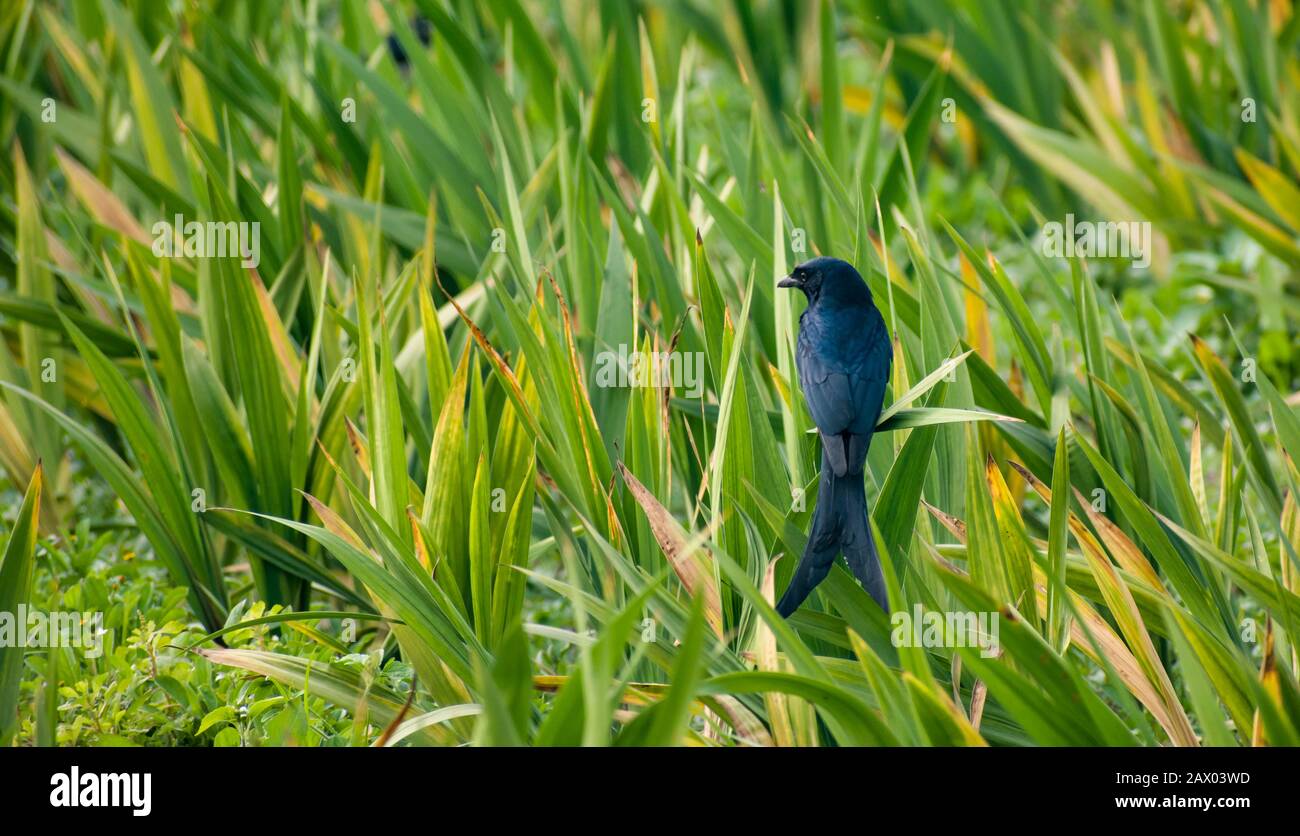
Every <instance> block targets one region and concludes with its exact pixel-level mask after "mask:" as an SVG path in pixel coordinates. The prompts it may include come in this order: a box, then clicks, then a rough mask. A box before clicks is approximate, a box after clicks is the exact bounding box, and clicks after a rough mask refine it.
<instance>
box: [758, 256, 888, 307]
mask: <svg viewBox="0 0 1300 836" xmlns="http://www.w3.org/2000/svg"><path fill="white" fill-rule="evenodd" d="M776 286H777V287H796V288H798V289H799V290H802V291H803V293H804V295H805V296H807V297H808V304H809V305H816V304H822V305H826V306H829V307H844V308H848V307H856V306H865V305H870V304H871V303H872V302H871V291H870V290H869V289H868V288H867V283H866V282H864V281H863V280H862V276H861V275H859V274H858V271H857V270H855V269H854V268H853V265H852V264H849V263H848V262H847V261H841V260H840V259H838V258H827V257H826V256H822V257H820V258H814V259H812V260H811V261H805V262H804V263H803V264H800V265H799V266H798V267H796V268H794V269H793V270H791V271H790V275H788V276H786V277H785V278H784V279H782V280H781V281H779V282H777V283H776Z"/></svg>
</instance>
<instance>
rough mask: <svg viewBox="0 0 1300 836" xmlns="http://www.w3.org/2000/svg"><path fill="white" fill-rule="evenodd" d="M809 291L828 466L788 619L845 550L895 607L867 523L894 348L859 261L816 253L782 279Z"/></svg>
mask: <svg viewBox="0 0 1300 836" xmlns="http://www.w3.org/2000/svg"><path fill="white" fill-rule="evenodd" d="M779 286H781V287H793V288H798V289H799V290H801V291H803V293H804V295H805V296H807V297H808V308H807V310H805V311H804V312H803V315H802V316H800V317H799V341H798V346H797V349H796V353H795V365H796V366H797V367H798V370H799V385H800V386H801V387H802V388H803V394H804V400H805V401H806V402H807V404H808V412H809V413H810V414H811V415H812V419H813V423H815V424H816V425H817V431H818V433H819V435H820V436H821V440H822V472H821V481H820V485H819V487H818V490H817V505H816V507H815V508H814V510H813V520H812V528H811V529H810V530H809V532H808V545H807V546H806V547H805V548H804V553H803V556H802V557H800V559H799V565H798V566H797V567H796V568H795V572H794V577H793V578H791V579H790V585H789V586H788V587H787V588H786V591H785V595H784V596H782V598H781V601H780V603H778V604H777V610H778V611H779V612H780V613H781V615H783V616H787V617H788V616H789V615H790V614H791V613H793V612H794V611H795V610H797V609H798V608H799V605H800V604H802V603H803V601H804V599H805V598H807V597H808V594H809V593H810V592H812V590H813V588H814V587H816V586H817V584H819V583H821V581H822V579H823V578H825V577H826V574H827V573H828V572H829V571H830V568H831V564H832V563H833V562H834V561H835V555H836V554H837V553H840V552H843V554H844V559H845V561H846V562H847V563H848V564H849V568H850V569H851V570H852V571H853V574H854V576H856V577H857V579H858V581H859V582H860V583H861V584H862V586H863V587H864V588H865V589H866V590H867V592H868V593H870V594H871V597H872V598H874V599H875V601H876V603H878V604H880V606H881V607H882V608H884V609H888V601H887V599H886V595H885V583H884V579H883V578H882V576H881V572H880V558H879V556H878V555H877V553H876V545H875V540H874V539H873V538H872V536H871V526H870V523H869V522H868V520H867V501H866V490H865V486H864V485H863V468H864V466H865V465H866V460H867V450H868V448H869V447H870V446H871V435H872V433H873V431H874V430H875V427H876V421H877V419H879V417H880V408H881V405H882V404H883V402H884V398H885V386H886V385H887V384H888V382H889V371H890V366H891V364H892V362H893V356H894V355H893V348H892V346H891V344H890V339H889V331H888V330H887V329H886V328H885V320H884V318H883V317H882V316H881V315H880V311H879V310H877V308H876V305H875V303H874V302H873V301H872V298H871V291H870V290H869V289H868V288H867V283H866V282H864V281H863V280H862V276H860V275H859V274H858V271H857V270H855V269H854V268H853V266H852V265H851V264H849V263H848V262H845V261H841V260H839V259H836V258H815V259H813V260H812V261H809V262H806V263H804V264H801V265H799V266H798V267H796V268H795V269H794V270H793V271H791V273H790V275H789V276H788V277H786V278H785V279H782V280H781V282H780V285H779Z"/></svg>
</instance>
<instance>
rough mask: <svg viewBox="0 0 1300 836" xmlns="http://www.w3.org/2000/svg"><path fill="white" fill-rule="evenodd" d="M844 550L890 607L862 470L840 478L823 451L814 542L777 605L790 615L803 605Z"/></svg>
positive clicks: (856, 570) (867, 587) (876, 597)
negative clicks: (871, 522)
mask: <svg viewBox="0 0 1300 836" xmlns="http://www.w3.org/2000/svg"><path fill="white" fill-rule="evenodd" d="M839 552H843V553H844V559H845V561H846V562H847V563H848V564H849V569H851V570H852V571H853V575H854V577H856V578H857V579H858V583H860V584H862V587H863V588H864V589H865V590H866V591H867V593H868V594H870V595H871V597H872V598H873V599H874V600H875V602H876V603H877V604H879V605H880V607H881V608H882V609H884V610H885V611H888V610H889V601H888V596H887V595H886V593H885V580H884V576H883V575H882V574H881V571H880V557H879V555H878V554H877V552H876V541H875V538H873V537H872V536H871V527H870V523H869V522H868V520H867V499H866V489H865V487H864V485H863V483H862V472H861V471H859V472H858V473H856V474H853V473H847V474H845V475H844V476H839V477H837V476H836V475H835V473H834V471H833V470H832V468H831V466H830V462H829V461H828V459H827V455H826V452H825V450H823V452H822V475H821V485H820V487H819V488H818V489H817V507H816V508H815V509H813V519H812V528H811V529H810V530H809V531H808V545H807V546H805V547H804V552H803V556H802V557H801V558H799V565H798V566H797V567H795V570H794V577H792V578H791V579H790V585H789V586H788V587H786V590H785V594H784V595H783V596H781V601H780V603H778V604H777V606H776V609H777V612H779V613H781V615H782V616H784V617H786V618H788V617H789V616H790V614H791V613H793V612H794V611H795V610H797V609H799V605H800V604H802V603H803V602H804V599H805V598H807V597H808V595H809V593H811V592H812V591H813V589H814V588H815V587H816V586H817V584H819V583H821V582H822V580H823V579H824V578H825V577H826V575H827V573H828V572H830V570H831V565H832V564H833V563H834V562H835V555H836V554H838V553H839Z"/></svg>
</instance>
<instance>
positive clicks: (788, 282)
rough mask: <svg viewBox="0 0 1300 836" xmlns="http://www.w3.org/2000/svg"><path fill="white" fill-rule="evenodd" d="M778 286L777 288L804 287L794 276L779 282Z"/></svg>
mask: <svg viewBox="0 0 1300 836" xmlns="http://www.w3.org/2000/svg"><path fill="white" fill-rule="evenodd" d="M776 286H777V287H803V282H801V281H799V280H798V279H796V278H795V277H794V276H786V277H785V278H784V279H782V280H781V281H779V282H777V283H776Z"/></svg>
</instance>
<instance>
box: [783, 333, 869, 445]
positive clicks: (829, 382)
mask: <svg viewBox="0 0 1300 836" xmlns="http://www.w3.org/2000/svg"><path fill="white" fill-rule="evenodd" d="M804 333H805V332H802V331H801V332H800V334H799V344H798V347H797V349H796V351H795V365H796V366H797V367H798V369H799V385H800V386H801V387H802V388H803V396H804V400H805V401H806V402H807V404H808V413H809V414H810V415H812V419H813V423H814V424H816V425H817V429H818V430H819V431H820V432H821V433H822V435H838V434H840V433H842V432H844V431H845V430H847V429H848V428H849V427H850V426H851V425H852V424H853V421H854V419H855V418H856V417H857V409H856V407H855V398H854V396H853V388H854V387H853V385H852V383H851V381H850V378H849V374H848V373H847V372H844V371H837V370H834V369H832V368H831V367H830V366H829V365H828V364H827V363H826V362H825V360H824V359H823V358H822V356H821V355H820V354H819V352H817V351H814V350H813V347H812V341H811V340H805V339H804Z"/></svg>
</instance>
